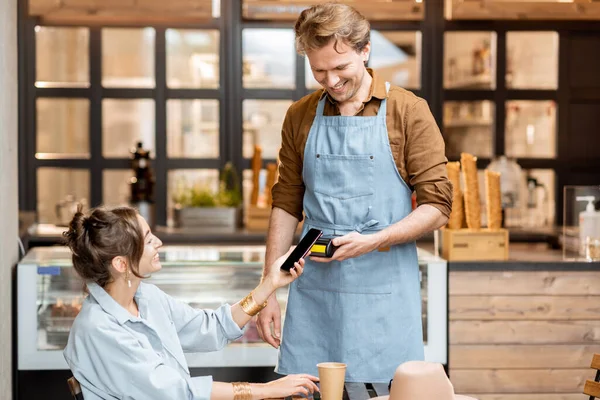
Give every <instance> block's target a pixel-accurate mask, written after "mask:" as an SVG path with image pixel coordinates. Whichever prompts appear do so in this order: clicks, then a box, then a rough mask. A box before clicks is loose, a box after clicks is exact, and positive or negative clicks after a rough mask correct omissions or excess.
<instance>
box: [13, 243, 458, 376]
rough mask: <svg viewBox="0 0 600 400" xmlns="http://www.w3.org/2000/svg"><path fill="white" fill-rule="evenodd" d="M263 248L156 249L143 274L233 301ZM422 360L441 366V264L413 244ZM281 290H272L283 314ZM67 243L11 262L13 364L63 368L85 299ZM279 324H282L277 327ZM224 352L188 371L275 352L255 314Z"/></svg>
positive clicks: (200, 297) (213, 303) (204, 357)
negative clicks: (149, 271) (153, 267)
mask: <svg viewBox="0 0 600 400" xmlns="http://www.w3.org/2000/svg"><path fill="white" fill-rule="evenodd" d="M264 253H265V246H260V245H256V246H163V247H162V248H161V249H160V250H159V256H160V259H161V264H162V270H160V271H159V272H157V273H155V274H154V275H152V276H151V277H149V278H148V279H147V282H148V283H151V284H154V285H156V286H158V287H159V288H160V289H161V290H163V291H164V292H165V293H167V294H169V295H170V296H172V297H174V298H176V299H178V300H180V301H183V302H185V303H187V304H189V305H190V306H191V307H194V308H202V309H216V308H218V307H220V306H221V305H223V304H226V303H227V304H234V303H236V302H238V301H239V300H240V299H242V298H243V297H244V296H246V295H247V294H248V293H249V292H250V291H251V290H252V289H254V288H255V287H256V285H257V284H258V282H259V281H260V278H261V274H262V268H263V263H264ZM419 266H420V276H421V288H422V290H421V292H422V305H423V309H422V312H423V339H424V343H425V356H426V359H428V360H431V361H435V362H440V363H443V364H446V363H447V351H446V350H447V333H446V332H447V285H446V282H447V264H446V261H445V260H443V259H441V258H438V257H435V256H433V255H431V254H430V253H428V252H425V251H423V250H421V249H419ZM287 292H288V290H287V287H286V288H282V289H279V290H278V291H277V299H278V301H279V304H280V306H281V311H282V316H284V315H285V310H286V305H287V294H288V293H287ZM85 296H86V293H85V287H84V284H83V282H82V281H81V280H80V279H79V277H78V276H77V275H76V273H75V270H74V269H73V268H72V264H71V253H70V251H69V249H68V248H67V247H62V246H57V247H36V248H32V249H31V250H30V251H29V252H28V253H27V255H26V256H25V257H24V258H23V260H21V262H20V263H19V264H18V267H17V309H18V321H17V326H18V369H19V370H20V371H25V370H32V371H39V370H66V369H67V364H66V362H65V360H64V358H63V354H62V351H63V349H64V347H65V346H66V344H67V341H68V338H69V331H70V328H71V326H72V324H73V321H74V319H75V317H76V316H77V314H78V313H79V311H80V309H81V306H82V304H83V301H84V300H85ZM284 323H285V321H284V320H283V321H282V325H283V324H284ZM243 331H244V334H243V336H242V337H241V338H239V339H238V340H236V341H235V342H232V343H230V344H229V345H228V346H226V347H225V348H224V349H223V350H220V351H216V352H211V353H191V354H186V359H187V361H188V365H189V366H190V368H213V367H230V368H231V367H232V368H240V367H274V366H275V364H276V361H277V350H276V349H274V348H272V347H271V346H270V345H268V344H266V343H264V342H263V341H262V339H260V337H259V335H258V330H257V327H256V318H253V319H252V320H251V321H250V322H249V323H248V324H247V325H246V326H245V327H244V329H243Z"/></svg>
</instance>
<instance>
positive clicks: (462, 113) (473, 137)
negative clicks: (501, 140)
mask: <svg viewBox="0 0 600 400" xmlns="http://www.w3.org/2000/svg"><path fill="white" fill-rule="evenodd" d="M494 114H495V111H494V104H493V103H492V102H491V101H488V100H484V101H448V102H446V103H444V141H445V142H446V155H447V156H448V158H451V159H459V158H460V153H461V152H467V153H471V154H473V155H475V156H478V157H486V158H487V157H491V156H492V155H493V154H494V118H495V117H494Z"/></svg>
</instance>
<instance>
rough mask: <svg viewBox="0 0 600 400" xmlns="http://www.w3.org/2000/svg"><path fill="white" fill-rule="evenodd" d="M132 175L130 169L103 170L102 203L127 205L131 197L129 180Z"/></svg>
mask: <svg viewBox="0 0 600 400" xmlns="http://www.w3.org/2000/svg"><path fill="white" fill-rule="evenodd" d="M133 176H134V173H133V171H132V170H131V169H105V170H103V171H102V203H103V204H104V205H106V206H124V205H128V204H129V199H130V198H131V190H130V187H129V182H130V179H131V178H132V177H133Z"/></svg>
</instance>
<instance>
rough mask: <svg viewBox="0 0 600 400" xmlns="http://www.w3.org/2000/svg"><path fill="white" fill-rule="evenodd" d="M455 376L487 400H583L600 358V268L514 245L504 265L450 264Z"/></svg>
mask: <svg viewBox="0 0 600 400" xmlns="http://www.w3.org/2000/svg"><path fill="white" fill-rule="evenodd" d="M448 266H449V269H450V280H449V297H450V298H449V328H448V329H449V342H450V347H449V372H450V378H451V380H452V383H453V384H454V387H455V389H456V392H457V393H462V394H469V395H472V396H473V397H476V398H478V399H480V400H517V399H518V400H542V399H543V400H581V399H583V398H584V396H583V394H582V391H583V385H584V382H585V380H586V379H593V377H594V372H593V371H592V370H591V369H590V368H589V366H590V362H591V360H592V356H593V354H594V353H600V263H587V262H563V261H562V253H561V252H560V251H553V250H549V249H548V248H547V247H546V246H544V245H518V244H515V245H513V244H511V259H510V260H509V261H508V262H502V263H493V262H485V263H466V262H465V263H458V262H451V263H449V264H448Z"/></svg>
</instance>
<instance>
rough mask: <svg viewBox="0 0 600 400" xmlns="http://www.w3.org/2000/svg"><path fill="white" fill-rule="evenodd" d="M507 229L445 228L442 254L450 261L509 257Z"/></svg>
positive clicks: (496, 259)
mask: <svg viewBox="0 0 600 400" xmlns="http://www.w3.org/2000/svg"><path fill="white" fill-rule="evenodd" d="M508 247H509V242H508V230H506V229H443V230H442V255H443V257H444V258H445V259H446V260H448V261H502V260H507V259H508Z"/></svg>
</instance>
